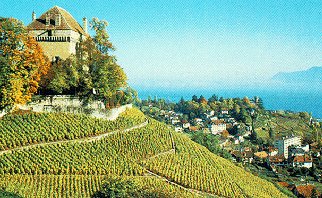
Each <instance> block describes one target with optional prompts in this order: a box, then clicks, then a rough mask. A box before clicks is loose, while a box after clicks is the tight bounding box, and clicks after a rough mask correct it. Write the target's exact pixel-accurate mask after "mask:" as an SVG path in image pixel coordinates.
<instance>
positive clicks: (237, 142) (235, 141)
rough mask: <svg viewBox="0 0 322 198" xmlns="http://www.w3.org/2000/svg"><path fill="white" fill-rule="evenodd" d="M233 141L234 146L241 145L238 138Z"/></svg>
mask: <svg viewBox="0 0 322 198" xmlns="http://www.w3.org/2000/svg"><path fill="white" fill-rule="evenodd" d="M232 141H233V143H234V144H239V143H240V142H239V140H238V139H237V138H235V137H234V138H233V139H232Z"/></svg>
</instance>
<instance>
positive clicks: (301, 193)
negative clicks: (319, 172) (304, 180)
mask: <svg viewBox="0 0 322 198" xmlns="http://www.w3.org/2000/svg"><path fill="white" fill-rule="evenodd" d="M293 193H294V194H295V195H296V196H297V197H305V198H306V197H320V195H321V193H320V192H318V191H317V189H316V187H315V186H313V185H311V184H307V185H299V186H296V187H295V188H294V189H293ZM314 194H315V195H314Z"/></svg>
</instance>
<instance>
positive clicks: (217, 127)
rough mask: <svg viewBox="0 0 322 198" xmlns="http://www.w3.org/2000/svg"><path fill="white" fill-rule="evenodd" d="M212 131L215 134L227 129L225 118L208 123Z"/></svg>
mask: <svg viewBox="0 0 322 198" xmlns="http://www.w3.org/2000/svg"><path fill="white" fill-rule="evenodd" d="M208 128H209V130H210V132H211V133H212V134H214V135H216V134H218V133H221V132H223V131H224V130H226V129H227V125H226V124H225V123H224V121H223V120H215V121H213V122H212V123H211V124H209V125H208Z"/></svg>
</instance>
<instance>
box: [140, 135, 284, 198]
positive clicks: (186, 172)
mask: <svg viewBox="0 0 322 198" xmlns="http://www.w3.org/2000/svg"><path fill="white" fill-rule="evenodd" d="M174 138H175V143H176V153H175V154H169V155H161V156H159V157H157V158H153V159H150V160H147V161H146V166H147V168H148V169H150V170H151V171H152V172H155V173H158V174H160V175H162V176H164V177H166V178H168V179H169V180H171V181H174V182H176V183H179V184H181V185H183V186H185V187H188V188H193V189H197V190H199V191H203V192H209V193H212V194H216V195H219V196H224V197H285V196H284V195H283V194H282V193H281V192H279V191H278V190H277V189H276V188H275V187H274V185H273V184H271V183H269V182H267V181H265V180H263V179H260V178H258V177H255V176H254V175H252V174H251V173H249V172H246V171H245V170H243V169H242V168H240V167H237V166H235V165H234V164H232V163H231V162H230V161H228V160H226V159H223V158H221V157H219V156H216V155H214V154H212V153H210V152H209V151H208V150H207V149H206V148H205V147H202V146H200V145H198V144H196V143H194V142H192V141H190V139H189V138H188V137H185V136H182V135H181V134H174Z"/></svg>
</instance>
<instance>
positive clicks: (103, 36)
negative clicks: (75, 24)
mask: <svg viewBox="0 0 322 198" xmlns="http://www.w3.org/2000/svg"><path fill="white" fill-rule="evenodd" d="M107 26H108V22H107V21H105V20H99V19H98V18H93V19H92V21H90V27H91V28H92V29H93V30H94V31H95V33H96V34H95V36H94V38H93V40H94V43H95V44H96V48H97V49H98V50H99V51H100V52H101V53H102V54H108V52H109V51H111V50H114V47H113V44H112V43H111V42H110V40H109V38H110V37H109V35H108V33H107V30H106V28H107Z"/></svg>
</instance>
